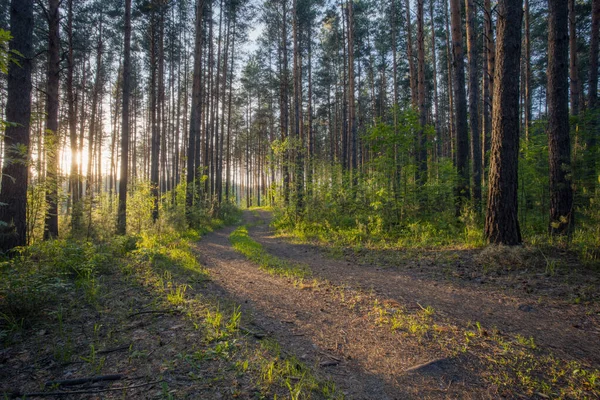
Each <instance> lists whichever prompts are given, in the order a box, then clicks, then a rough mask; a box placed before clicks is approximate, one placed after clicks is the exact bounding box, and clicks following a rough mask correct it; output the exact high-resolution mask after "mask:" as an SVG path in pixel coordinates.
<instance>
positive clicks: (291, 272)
mask: <svg viewBox="0 0 600 400" xmlns="http://www.w3.org/2000/svg"><path fill="white" fill-rule="evenodd" d="M229 240H230V241H231V244H232V245H233V248H234V249H235V250H237V251H238V252H240V253H242V254H243V255H244V256H245V257H246V258H248V259H249V260H250V261H252V262H254V263H256V264H258V265H259V266H260V268H261V269H263V270H264V271H266V272H268V273H269V274H271V275H279V276H285V277H287V278H294V279H299V280H302V279H305V278H308V277H309V276H310V275H311V271H310V269H309V268H308V267H307V266H306V265H299V264H295V263H290V262H288V261H285V260H282V259H280V258H278V257H275V256H273V255H271V254H269V253H268V252H267V251H266V250H265V249H264V248H263V247H262V245H261V244H260V243H258V242H256V241H255V240H253V239H252V238H251V237H250V236H249V235H248V227H247V226H245V225H244V226H240V227H239V228H237V229H236V230H235V231H233V232H232V233H231V235H230V236H229Z"/></svg>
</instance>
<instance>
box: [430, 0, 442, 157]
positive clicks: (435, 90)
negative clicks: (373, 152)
mask: <svg viewBox="0 0 600 400" xmlns="http://www.w3.org/2000/svg"><path fill="white" fill-rule="evenodd" d="M434 3H435V0H430V1H429V20H430V24H431V64H432V66H433V110H434V113H435V119H434V124H435V136H436V139H437V140H436V144H437V147H436V149H435V158H436V159H439V157H441V153H442V136H441V134H440V129H441V127H440V104H439V96H438V80H437V74H438V72H437V50H436V47H437V45H436V37H435V20H434V16H433V6H434Z"/></svg>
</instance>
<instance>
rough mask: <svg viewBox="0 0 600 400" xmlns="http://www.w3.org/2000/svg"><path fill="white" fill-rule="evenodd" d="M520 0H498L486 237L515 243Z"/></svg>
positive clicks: (495, 241)
mask: <svg viewBox="0 0 600 400" xmlns="http://www.w3.org/2000/svg"><path fill="white" fill-rule="evenodd" d="M522 7H523V0H499V1H498V24H497V47H496V66H495V76H494V95H493V97H494V106H493V116H492V147H491V155H490V174H489V191H488V203H487V214H486V219H485V237H486V239H487V241H488V243H492V244H504V245H517V244H519V243H521V230H520V228H519V221H518V218H517V211H518V203H517V195H518V160H519V84H518V79H519V73H520V62H521V57H520V55H521V21H522V18H523V9H522Z"/></svg>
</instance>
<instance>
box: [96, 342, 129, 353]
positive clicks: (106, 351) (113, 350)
mask: <svg viewBox="0 0 600 400" xmlns="http://www.w3.org/2000/svg"><path fill="white" fill-rule="evenodd" d="M130 346H131V344H128V345H125V346H121V347H117V348H114V349H106V350H100V351H99V352H97V353H96V354H109V353H116V352H117V351H123V350H128V349H129V347H130Z"/></svg>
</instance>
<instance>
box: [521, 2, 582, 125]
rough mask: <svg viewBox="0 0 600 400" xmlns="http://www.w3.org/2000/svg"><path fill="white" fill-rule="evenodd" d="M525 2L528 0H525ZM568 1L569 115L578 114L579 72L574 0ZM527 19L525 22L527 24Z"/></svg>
mask: <svg viewBox="0 0 600 400" xmlns="http://www.w3.org/2000/svg"><path fill="white" fill-rule="evenodd" d="M526 1H527V2H528V1H529V0H526ZM568 2H569V71H570V73H569V75H570V79H571V81H570V89H571V115H575V116H576V115H579V73H578V70H577V29H576V27H575V22H576V20H577V15H576V14H575V0H568ZM527 22H528V21H526V22H525V23H526V24H527Z"/></svg>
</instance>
